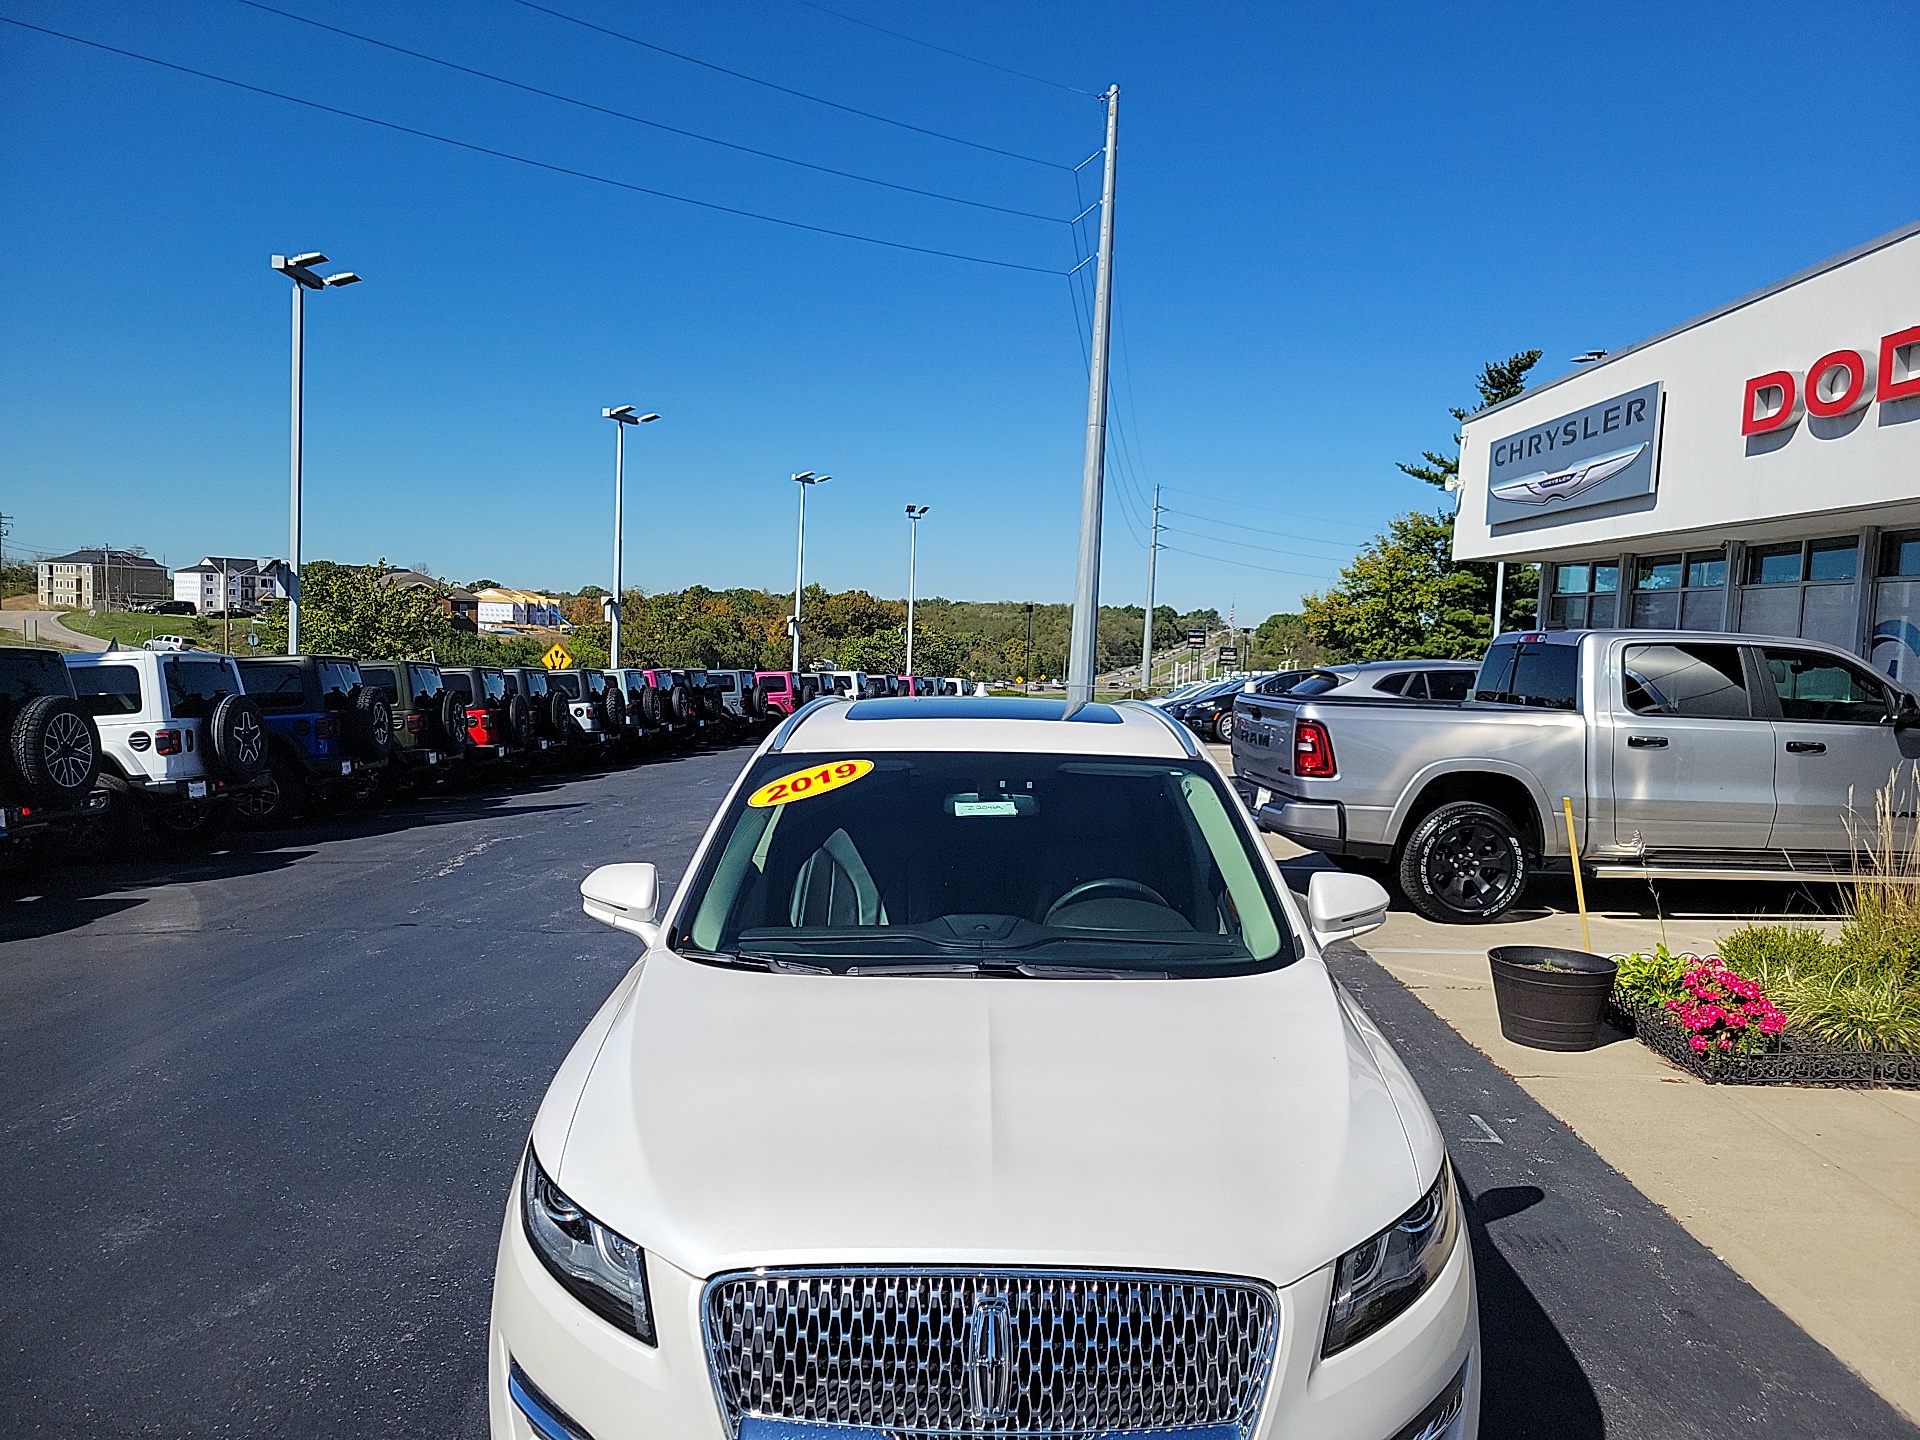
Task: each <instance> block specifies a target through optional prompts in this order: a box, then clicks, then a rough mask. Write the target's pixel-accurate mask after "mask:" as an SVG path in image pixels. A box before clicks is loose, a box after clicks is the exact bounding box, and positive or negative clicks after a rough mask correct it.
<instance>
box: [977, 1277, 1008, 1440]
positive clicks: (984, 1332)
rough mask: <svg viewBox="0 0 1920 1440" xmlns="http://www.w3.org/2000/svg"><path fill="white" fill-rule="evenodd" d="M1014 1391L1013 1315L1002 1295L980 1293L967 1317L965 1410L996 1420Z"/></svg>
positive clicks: (1004, 1411)
mask: <svg viewBox="0 0 1920 1440" xmlns="http://www.w3.org/2000/svg"><path fill="white" fill-rule="evenodd" d="M1012 1394H1013V1316H1012V1314H1011V1312H1009V1310H1008V1309H1007V1299H1006V1296H1004V1295H983V1296H981V1297H980V1298H979V1300H977V1301H975V1302H974V1307H973V1313H972V1314H970V1315H969V1316H967V1411H968V1414H969V1415H971V1416H972V1417H973V1418H974V1419H976V1420H998V1419H1000V1418H1001V1417H1003V1416H1004V1415H1005V1414H1006V1413H1007V1401H1008V1400H1009V1399H1010V1398H1011V1397H1012Z"/></svg>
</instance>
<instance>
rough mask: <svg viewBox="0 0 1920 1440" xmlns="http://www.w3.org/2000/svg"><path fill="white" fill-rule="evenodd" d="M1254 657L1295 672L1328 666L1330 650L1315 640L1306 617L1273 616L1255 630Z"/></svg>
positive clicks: (1291, 615) (1258, 661)
mask: <svg viewBox="0 0 1920 1440" xmlns="http://www.w3.org/2000/svg"><path fill="white" fill-rule="evenodd" d="M1253 658H1254V659H1255V660H1256V662H1257V663H1259V664H1262V665H1277V666H1279V667H1280V668H1281V669H1283V670H1291V669H1294V668H1296V667H1299V666H1306V665H1319V664H1322V663H1324V662H1325V660H1326V658H1327V650H1326V646H1324V645H1322V644H1321V643H1320V642H1319V641H1318V640H1315V639H1314V638H1313V635H1312V633H1311V632H1310V631H1309V630H1308V628H1307V617H1306V616H1305V615H1299V614H1286V613H1281V614H1278V615H1269V616H1268V617H1267V618H1266V619H1264V620H1262V621H1261V622H1260V624H1259V626H1258V628H1256V629H1255V630H1254V632H1253Z"/></svg>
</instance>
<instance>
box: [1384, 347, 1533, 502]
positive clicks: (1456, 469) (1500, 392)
mask: <svg viewBox="0 0 1920 1440" xmlns="http://www.w3.org/2000/svg"><path fill="white" fill-rule="evenodd" d="M1539 361H1540V352H1539V351H1538V350H1521V351H1518V352H1516V353H1514V354H1512V355H1509V356H1508V357H1507V358H1506V359H1505V360H1489V361H1488V362H1487V363H1486V364H1485V365H1483V366H1481V367H1480V378H1479V379H1478V380H1476V381H1474V382H1473V383H1474V388H1476V389H1477V390H1479V392H1480V403H1479V404H1478V405H1476V406H1474V408H1473V410H1462V409H1461V408H1460V407H1459V406H1458V405H1452V406H1449V407H1448V408H1447V413H1448V414H1449V415H1451V416H1453V418H1454V419H1456V420H1465V419H1466V418H1467V417H1468V416H1469V415H1471V414H1473V413H1474V412H1475V411H1478V410H1485V409H1486V408H1487V407H1488V406H1491V405H1498V404H1499V403H1500V402H1501V401H1503V400H1511V399H1513V397H1514V396H1516V395H1518V394H1520V392H1521V391H1523V390H1525V389H1526V388H1527V372H1528V371H1529V370H1531V369H1533V367H1534V366H1535V365H1537V364H1538V363H1539ZM1453 443H1454V447H1455V448H1454V453H1453V454H1451V455H1436V454H1435V453H1434V452H1433V451H1431V450H1427V451H1423V452H1422V460H1421V463H1420V464H1418V465H1409V464H1407V463H1406V462H1405V461H1401V462H1400V469H1401V470H1402V471H1404V472H1405V473H1406V474H1408V475H1411V476H1412V477H1413V478H1414V479H1416V480H1424V481H1426V482H1427V483H1428V484H1429V485H1438V486H1439V487H1440V488H1441V489H1442V490H1451V489H1453V487H1454V485H1455V484H1456V483H1457V482H1458V481H1459V479H1460V452H1459V445H1460V437H1459V436H1458V435H1455V436H1454V437H1453Z"/></svg>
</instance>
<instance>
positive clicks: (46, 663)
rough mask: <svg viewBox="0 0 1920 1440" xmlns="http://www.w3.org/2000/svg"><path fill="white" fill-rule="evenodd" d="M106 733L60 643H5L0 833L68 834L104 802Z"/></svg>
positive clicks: (11, 837) (20, 836) (0, 654)
mask: <svg viewBox="0 0 1920 1440" xmlns="http://www.w3.org/2000/svg"><path fill="white" fill-rule="evenodd" d="M99 773H100V732H99V731H98V730H97V729H96V728H95V727H94V723H93V719H92V717H91V716H89V715H88V714H87V713H86V711H84V710H82V709H81V708H80V705H79V703H78V702H77V701H76V700H75V699H74V696H73V680H72V678H71V677H70V676H69V675H68V674H67V665H66V662H65V661H64V660H63V659H61V658H60V652H59V651H58V650H41V649H38V648H33V647H29V646H25V645H5V646H0V839H4V840H7V841H19V840H25V839H28V838H30V837H33V836H37V835H47V834H49V833H50V832H51V833H53V834H55V835H60V834H64V833H66V832H67V831H68V830H70V829H72V828H73V827H76V826H79V825H84V824H86V823H87V822H88V818H89V816H90V814H91V812H92V811H93V810H94V809H95V808H96V807H97V808H102V809H103V808H104V807H105V805H106V803H107V802H106V797H105V796H104V795H101V796H99V797H98V798H97V799H96V798H95V793H94V788H93V782H94V779H95V778H96V777H97V776H98V775H99Z"/></svg>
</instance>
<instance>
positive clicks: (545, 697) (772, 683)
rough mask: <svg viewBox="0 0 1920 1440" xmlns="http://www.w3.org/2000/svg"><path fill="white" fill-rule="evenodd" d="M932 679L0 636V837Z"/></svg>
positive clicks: (204, 816)
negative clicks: (67, 644) (15, 640)
mask: <svg viewBox="0 0 1920 1440" xmlns="http://www.w3.org/2000/svg"><path fill="white" fill-rule="evenodd" d="M843 677H844V678H843ZM939 684H941V682H930V681H911V680H910V681H907V682H906V684H905V685H904V686H903V685H901V684H900V683H899V682H897V681H896V682H895V683H893V684H891V685H889V684H886V683H884V681H876V680H875V679H874V678H873V677H869V676H866V675H860V674H857V673H856V672H827V673H822V674H820V675H796V674H792V673H790V672H781V671H752V670H662V669H633V670H619V671H603V670H543V669H533V668H522V667H507V668H496V667H491V666H441V665H434V664H427V663H424V662H420V661H413V660H354V659H350V658H348V657H345V656H337V655H303V656H296V657H276V658H269V659H252V658H240V659H236V658H234V657H230V656H226V655H216V654H211V653H203V652H195V651H186V652H181V653H164V654H163V653H151V652H148V651H144V650H110V651H107V652H104V653H101V654H93V655H64V656H63V655H62V654H61V653H60V652H58V651H54V650H42V649H35V648H30V647H20V646H9V647H0V841H4V842H12V843H18V842H22V841H26V842H36V841H38V842H48V841H50V842H52V843H53V846H54V848H56V849H58V850H61V851H65V852H67V853H73V854H86V853H90V852H91V853H99V852H104V851H109V850H111V848H112V847H113V846H114V844H115V842H116V841H118V840H121V839H123V838H127V837H129V836H130V835H131V833H132V832H133V831H134V830H135V829H136V827H137V828H138V829H142V830H144V831H145V832H146V833H147V834H148V835H150V836H155V837H158V838H160V839H163V840H169V839H170V840H173V841H175V842H185V841H188V840H190V839H196V838H201V837H206V836H210V835H212V834H214V833H216V832H217V831H218V830H219V829H220V828H222V827H223V825H224V824H226V823H227V822H228V821H233V822H237V823H239V824H242V825H247V826H252V827H259V828H264V827H267V826H272V825H276V824H280V823H282V822H284V821H286V820H289V819H291V818H292V817H293V816H295V815H298V814H300V813H302V812H303V811H307V810H310V809H318V808H324V807H326V806H328V805H330V804H334V803H338V802H342V801H359V802H365V801H370V800H374V799H377V798H380V797H382V796H389V797H391V796H399V795H404V794H406V793H410V792H413V791H417V790H421V789H424V788H428V787H431V786H435V785H440V784H444V783H449V782H485V781H486V780H488V779H496V780H499V779H508V778H511V777H512V776H513V775H515V774H517V773H520V772H523V771H527V770H530V769H535V768H548V769H557V768H564V767H567V766H571V765H579V764H587V763H596V762H597V763H611V762H614V761H616V760H620V759H627V758H634V757H637V756H639V755H642V754H646V753H650V752H654V751H661V750H670V749H679V748H688V747H692V746H695V745H702V744H706V745H711V744H733V743H737V742H739V741H741V740H744V739H747V738H749V737H751V736H753V735H754V734H756V733H758V732H760V731H761V730H763V729H765V728H766V727H767V726H770V725H772V724H773V723H775V722H776V721H777V720H778V719H779V718H780V717H781V716H782V715H784V714H788V713H791V711H792V710H793V709H794V707H795V706H796V704H803V703H805V702H806V701H807V700H810V699H812V698H814V696H815V695H817V694H821V693H833V692H834V691H836V690H837V691H841V692H843V693H846V692H851V693H854V694H858V695H869V694H899V693H907V694H918V693H929V692H930V691H931V690H932V688H933V687H934V686H935V685H939ZM941 688H942V689H944V685H941Z"/></svg>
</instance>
